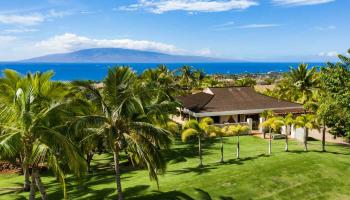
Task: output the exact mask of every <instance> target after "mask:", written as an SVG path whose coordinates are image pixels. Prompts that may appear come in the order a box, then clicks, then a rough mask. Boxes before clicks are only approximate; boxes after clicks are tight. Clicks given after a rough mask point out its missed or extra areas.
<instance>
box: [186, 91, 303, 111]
mask: <svg viewBox="0 0 350 200" xmlns="http://www.w3.org/2000/svg"><path fill="white" fill-rule="evenodd" d="M209 89H210V90H211V92H212V93H213V95H212V94H206V93H203V92H202V93H200V94H193V95H188V96H185V97H182V98H181V99H179V100H180V101H181V102H183V105H184V107H185V108H187V109H190V110H192V111H194V112H197V113H198V112H200V113H203V112H222V111H236V110H237V111H238V110H257V109H259V110H261V109H263V110H264V109H273V110H278V109H279V108H281V109H286V108H302V105H301V104H297V103H292V102H288V101H283V100H279V99H276V98H273V97H269V96H266V95H263V94H260V93H258V92H256V91H255V90H254V88H251V87H226V88H209ZM205 94H206V95H205ZM209 97H211V98H210V99H209ZM208 99H209V101H208ZM189 102H190V103H189ZM196 103H197V104H198V105H200V106H198V107H196V110H194V109H193V108H192V107H191V106H189V105H196ZM204 103H205V104H204ZM203 104H204V105H203ZM198 108H200V109H198Z"/></svg>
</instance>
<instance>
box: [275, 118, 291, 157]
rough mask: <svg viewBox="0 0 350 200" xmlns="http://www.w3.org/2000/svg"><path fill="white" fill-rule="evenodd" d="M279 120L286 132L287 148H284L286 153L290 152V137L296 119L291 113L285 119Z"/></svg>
mask: <svg viewBox="0 0 350 200" xmlns="http://www.w3.org/2000/svg"><path fill="white" fill-rule="evenodd" d="M278 120H279V121H281V122H282V123H283V126H284V130H285V134H286V135H285V136H286V138H285V147H284V151H286V152H287V151H288V135H290V132H291V130H292V127H291V126H292V125H293V124H294V119H293V115H292V114H291V113H289V114H288V115H286V116H285V117H278Z"/></svg>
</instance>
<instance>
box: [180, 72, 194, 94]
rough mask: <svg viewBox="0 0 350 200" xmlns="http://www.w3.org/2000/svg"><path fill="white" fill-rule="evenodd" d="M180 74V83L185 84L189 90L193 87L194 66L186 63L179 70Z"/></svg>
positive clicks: (185, 88) (184, 86)
mask: <svg viewBox="0 0 350 200" xmlns="http://www.w3.org/2000/svg"><path fill="white" fill-rule="evenodd" d="M177 71H178V72H179V74H180V75H179V76H180V84H181V85H182V86H183V89H184V90H185V91H187V92H189V91H191V89H192V86H191V84H192V81H193V68H192V67H191V66H188V65H184V66H182V67H181V68H179V69H178V70H177Z"/></svg>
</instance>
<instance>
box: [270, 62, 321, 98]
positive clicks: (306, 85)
mask: <svg viewBox="0 0 350 200" xmlns="http://www.w3.org/2000/svg"><path fill="white" fill-rule="evenodd" d="M317 87H318V79H317V73H316V68H315V67H312V68H311V69H309V68H308V65H307V64H300V65H299V66H298V67H297V68H292V67H291V68H290V71H289V72H288V73H286V74H285V76H284V78H283V79H282V80H281V81H280V82H279V83H278V84H277V89H276V90H277V91H276V92H277V93H278V94H279V97H280V98H282V99H286V100H289V101H298V102H301V103H305V102H307V101H309V100H310V99H311V97H312V94H313V91H314V89H315V88H317Z"/></svg>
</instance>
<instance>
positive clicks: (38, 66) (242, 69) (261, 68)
mask: <svg viewBox="0 0 350 200" xmlns="http://www.w3.org/2000/svg"><path fill="white" fill-rule="evenodd" d="M185 64H186V65H190V66H193V67H194V68H196V69H202V70H203V71H204V72H205V73H207V74H242V73H267V72H286V71H288V70H289V69H290V67H297V66H298V65H299V64H300V63H296V62H288V63H287V62H230V63H228V62H225V63H165V65H166V66H168V67H169V69H171V70H174V69H177V68H179V67H181V66H183V65H185ZM308 64H309V66H323V65H324V63H308ZM158 65H159V63H124V64H118V63H22V62H21V63H19V62H2V63H0V71H3V70H4V69H13V70H16V71H18V72H20V73H22V74H25V73H27V72H37V71H40V72H44V71H48V70H53V71H54V72H55V76H54V78H53V79H54V80H65V81H70V80H95V81H98V80H102V79H103V78H104V77H105V76H106V74H107V70H108V68H110V67H113V66H130V67H131V68H132V69H133V70H135V71H136V72H137V73H142V72H143V71H144V70H145V69H148V68H155V67H157V66H158ZM1 76H2V74H1V75H0V77H1Z"/></svg>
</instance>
